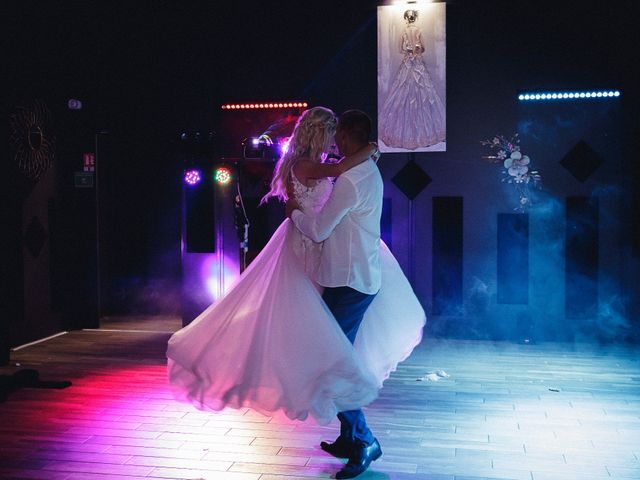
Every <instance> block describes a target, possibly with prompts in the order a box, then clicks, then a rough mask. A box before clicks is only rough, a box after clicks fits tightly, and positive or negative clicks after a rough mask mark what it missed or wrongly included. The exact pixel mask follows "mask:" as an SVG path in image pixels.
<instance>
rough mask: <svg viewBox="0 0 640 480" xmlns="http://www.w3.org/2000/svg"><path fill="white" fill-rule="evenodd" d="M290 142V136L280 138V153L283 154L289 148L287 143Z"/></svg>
mask: <svg viewBox="0 0 640 480" xmlns="http://www.w3.org/2000/svg"><path fill="white" fill-rule="evenodd" d="M290 142H291V137H287V138H282V139H280V142H279V143H280V153H281V154H282V155H284V154H285V153H287V151H288V150H289V143H290Z"/></svg>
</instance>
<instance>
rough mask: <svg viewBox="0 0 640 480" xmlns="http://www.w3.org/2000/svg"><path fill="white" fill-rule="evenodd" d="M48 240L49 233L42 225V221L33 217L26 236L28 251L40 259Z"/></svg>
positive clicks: (25, 241) (25, 244)
mask: <svg viewBox="0 0 640 480" xmlns="http://www.w3.org/2000/svg"><path fill="white" fill-rule="evenodd" d="M46 239H47V232H46V231H45V229H44V227H43V226H42V224H41V223H40V220H38V218H37V217H33V218H32V219H31V222H29V226H28V227H27V231H26V232H25V234H24V246H25V247H27V250H29V253H30V254H31V255H33V257H34V258H38V255H40V252H41V251H42V247H43V246H44V242H45V240H46Z"/></svg>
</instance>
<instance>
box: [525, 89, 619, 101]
mask: <svg viewBox="0 0 640 480" xmlns="http://www.w3.org/2000/svg"><path fill="white" fill-rule="evenodd" d="M619 96H620V90H590V91H584V92H544V93H521V94H520V95H518V100H520V101H522V102H531V101H533V102H539V101H549V100H556V101H557V100H584V99H587V98H588V99H592V98H595V99H598V98H615V97H619Z"/></svg>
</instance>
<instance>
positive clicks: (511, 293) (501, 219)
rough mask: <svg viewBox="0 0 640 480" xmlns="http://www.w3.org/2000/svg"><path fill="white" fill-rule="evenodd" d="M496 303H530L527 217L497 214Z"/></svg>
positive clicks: (519, 214) (516, 214)
mask: <svg viewBox="0 0 640 480" xmlns="http://www.w3.org/2000/svg"><path fill="white" fill-rule="evenodd" d="M497 267H498V275H497V277H498V303H503V304H525V305H526V304H528V303H529V215H527V214H526V213H499V214H498V251H497Z"/></svg>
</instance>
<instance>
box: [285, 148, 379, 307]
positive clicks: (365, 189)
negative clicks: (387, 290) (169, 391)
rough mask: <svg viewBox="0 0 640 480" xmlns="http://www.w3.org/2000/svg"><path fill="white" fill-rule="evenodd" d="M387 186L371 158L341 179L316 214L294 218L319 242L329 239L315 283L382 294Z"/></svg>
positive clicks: (302, 229)
mask: <svg viewBox="0 0 640 480" xmlns="http://www.w3.org/2000/svg"><path fill="white" fill-rule="evenodd" d="M382 193H383V184H382V177H381V175H380V171H379V170H378V166H377V165H376V164H375V162H374V161H373V160H371V159H369V160H367V161H365V162H363V163H361V164H359V165H356V166H355V167H353V168H351V169H349V170H347V171H346V172H345V173H343V174H342V175H340V176H339V177H338V179H337V180H336V183H335V185H334V187H333V191H332V192H331V196H330V197H329V200H327V203H326V204H325V205H324V207H323V208H322V210H320V212H318V213H317V214H315V215H313V214H305V213H303V212H302V211H300V210H294V211H293V212H292V213H291V220H292V221H293V223H294V224H295V225H296V227H298V229H299V230H300V231H301V232H302V233H304V234H305V235H306V236H307V237H309V238H311V239H312V240H313V241H314V242H322V241H324V245H323V247H322V257H321V260H320V267H319V269H318V274H317V276H316V281H317V282H318V283H319V284H320V285H322V286H324V287H342V286H348V287H351V288H353V289H355V290H358V291H359V292H362V293H367V294H374V293H377V292H378V290H380V277H381V275H380V257H379V251H380V216H381V213H382Z"/></svg>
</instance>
